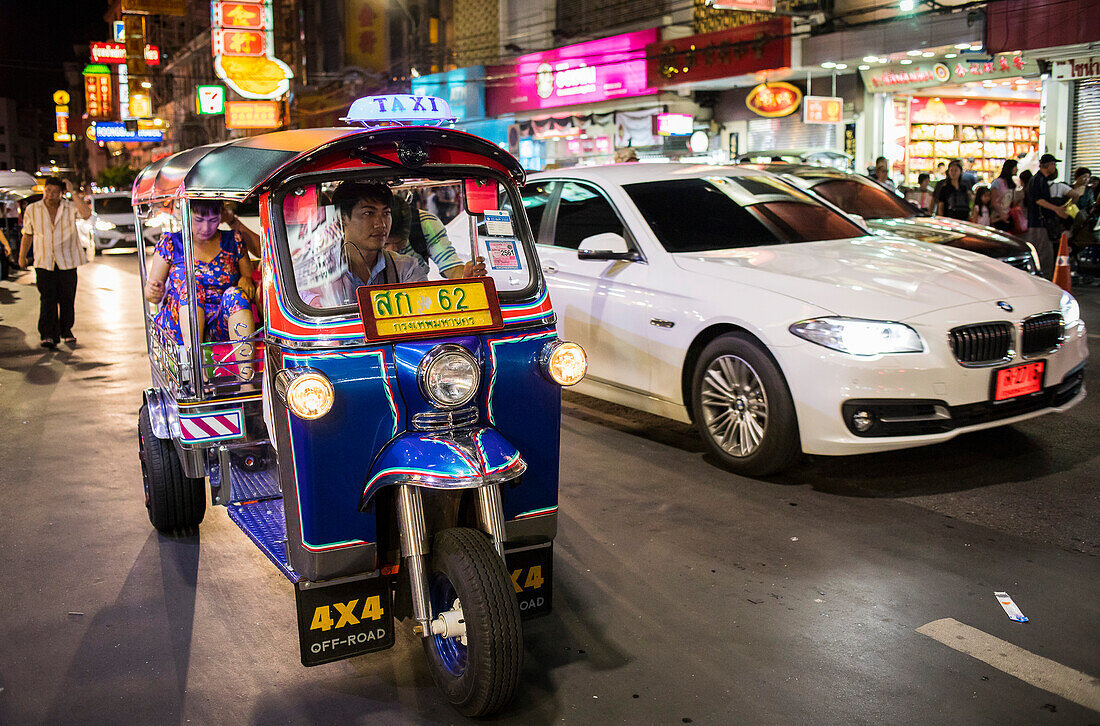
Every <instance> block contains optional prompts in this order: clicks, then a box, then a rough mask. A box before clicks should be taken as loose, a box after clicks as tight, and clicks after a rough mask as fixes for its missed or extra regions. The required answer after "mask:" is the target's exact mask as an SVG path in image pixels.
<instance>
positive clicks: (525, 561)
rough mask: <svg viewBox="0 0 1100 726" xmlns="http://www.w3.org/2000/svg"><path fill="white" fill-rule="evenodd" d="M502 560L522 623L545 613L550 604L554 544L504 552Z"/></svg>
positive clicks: (552, 585)
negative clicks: (516, 600) (506, 565)
mask: <svg viewBox="0 0 1100 726" xmlns="http://www.w3.org/2000/svg"><path fill="white" fill-rule="evenodd" d="M504 559H505V561H506V562H507V564H508V574H509V575H511V577H512V589H513V590H515V592H516V599H518V600H519V612H520V615H521V616H522V617H523V619H524V620H526V619H528V618H534V617H538V616H539V615H546V614H547V613H549V612H550V610H551V609H552V606H553V601H554V543H553V542H546V543H544V544H538V545H534V546H531V547H520V548H518V549H514V550H507V551H505V553H504Z"/></svg>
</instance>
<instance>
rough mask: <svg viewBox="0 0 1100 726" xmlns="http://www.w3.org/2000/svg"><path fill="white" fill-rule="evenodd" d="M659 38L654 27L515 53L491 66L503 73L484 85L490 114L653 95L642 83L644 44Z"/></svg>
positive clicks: (493, 73)
mask: <svg viewBox="0 0 1100 726" xmlns="http://www.w3.org/2000/svg"><path fill="white" fill-rule="evenodd" d="M659 40H660V31H659V30H658V29H657V28H650V29H649V30H641V31H638V32H636V33H625V34H623V35H615V36H612V37H610V38H602V39H600V40H592V41H589V42H587V43H578V44H576V45H569V46H566V47H564V48H555V49H554V50H548V51H544V52H542V53H531V54H529V55H524V56H520V57H519V58H517V59H516V62H515V64H514V65H507V66H496V67H494V68H490V69H489V73H488V75H489V76H490V77H492V76H498V77H501V76H503V79H502V81H501V82H500V83H499V85H498V84H493V85H490V86H488V88H486V105H487V106H488V111H489V115H490V116H497V115H500V114H506V113H515V112H516V111H527V110H531V109H540V108H555V107H558V106H572V105H575V104H580V103H595V102H598V101H606V100H608V99H613V98H625V97H629V96H645V95H647V94H650V93H656V92H657V89H656V88H651V87H650V86H649V84H648V83H646V60H645V47H646V44H647V43H655V42H657V41H659Z"/></svg>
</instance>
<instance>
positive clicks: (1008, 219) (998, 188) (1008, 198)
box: [990, 159, 1024, 233]
mask: <svg viewBox="0 0 1100 726" xmlns="http://www.w3.org/2000/svg"><path fill="white" fill-rule="evenodd" d="M1015 176H1016V160H1015V159H1006V160H1005V162H1004V164H1002V165H1001V173H1000V174H999V175H998V176H997V178H996V179H994V180H993V185H992V186H991V187H990V191H991V192H992V193H993V201H992V203H991V205H990V207H991V208H992V215H991V217H990V221H992V223H993V226H994V227H996V228H997V229H999V230H1001V231H1002V232H1021V233H1022V232H1023V231H1024V230H1022V229H1015V225H1014V224H1013V221H1012V207H1013V205H1018V204H1020V201H1021V197H1022V194H1021V192H1022V190H1020V189H1018V187H1017V186H1016V180H1015V178H1014V177H1015Z"/></svg>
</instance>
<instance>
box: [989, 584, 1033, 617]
mask: <svg viewBox="0 0 1100 726" xmlns="http://www.w3.org/2000/svg"><path fill="white" fill-rule="evenodd" d="M993 595H994V596H996V598H997V602H999V603H1000V604H1001V607H1003V608H1004V609H1005V613H1006V614H1007V615H1008V619H1009V620H1015V621H1016V622H1017V623H1026V622H1027V616H1026V615H1024V614H1023V612H1021V611H1020V608H1018V607H1016V603H1014V602H1012V598H1011V597H1009V596H1008V593H1007V592H994V593H993Z"/></svg>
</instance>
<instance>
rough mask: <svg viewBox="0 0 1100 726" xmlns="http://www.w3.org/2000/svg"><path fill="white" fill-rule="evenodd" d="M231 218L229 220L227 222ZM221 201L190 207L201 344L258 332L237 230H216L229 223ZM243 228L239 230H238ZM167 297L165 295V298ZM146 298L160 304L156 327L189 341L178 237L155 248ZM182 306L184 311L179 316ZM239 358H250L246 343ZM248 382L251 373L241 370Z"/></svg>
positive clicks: (247, 262) (249, 273) (180, 340)
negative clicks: (161, 303) (161, 304)
mask: <svg viewBox="0 0 1100 726" xmlns="http://www.w3.org/2000/svg"><path fill="white" fill-rule="evenodd" d="M226 216H230V217H231V218H230V219H225V218H226ZM235 219H236V218H235V217H233V216H232V215H228V213H227V212H225V210H224V209H223V206H222V203H221V202H215V201H206V200H195V201H192V202H191V237H192V240H191V251H192V256H193V258H194V262H195V297H196V302H197V303H198V304H197V313H198V324H199V328H200V330H201V333H200V338H201V340H202V341H203V342H211V341H229V340H244V339H246V338H248V337H249V336H251V335H252V334H253V333H254V332H255V331H256V321H255V318H254V317H253V314H252V302H251V301H252V299H253V298H254V297H255V294H256V286H255V283H254V282H253V281H252V261H251V260H250V259H249V257H248V252H247V251H246V249H245V245H244V241H243V240H242V234H241V233H240V232H239V231H233V230H224V231H223V230H219V229H218V225H220V224H221V223H222V222H223V221H226V222H228V223H230V224H232V223H233V222H234V221H235ZM242 226H243V225H242ZM166 293H167V294H166ZM145 299H146V300H148V301H149V302H152V303H160V302H161V301H162V300H163V302H164V304H163V306H162V307H161V309H160V311H159V312H158V313H157V316H156V324H157V325H159V326H160V328H161V329H162V330H163V331H165V332H166V333H167V334H169V335H171V336H172V338H173V339H174V340H175V341H176V343H183V341H184V340H190V335H189V334H188V332H187V331H188V327H189V315H188V313H187V311H186V304H187V263H186V261H185V259H184V249H183V239H182V234H181V233H180V232H166V233H165V234H164V235H163V236H162V237H161V239H160V242H158V243H157V246H156V249H155V254H154V255H153V258H152V262H151V263H150V264H149V274H148V276H147V278H146V283H145ZM181 307H182V308H183V310H182V311H181ZM237 348H238V350H237V353H238V357H239V358H242V359H247V358H251V356H252V349H251V346H250V345H248V344H241V345H239V346H237ZM241 373H242V375H245V376H246V377H251V370H245V369H242V370H241Z"/></svg>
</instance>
